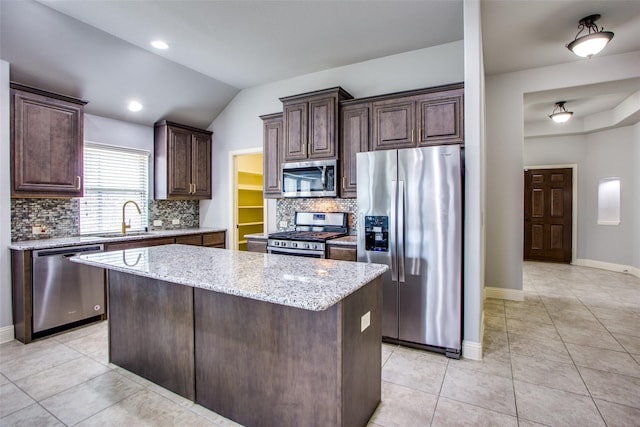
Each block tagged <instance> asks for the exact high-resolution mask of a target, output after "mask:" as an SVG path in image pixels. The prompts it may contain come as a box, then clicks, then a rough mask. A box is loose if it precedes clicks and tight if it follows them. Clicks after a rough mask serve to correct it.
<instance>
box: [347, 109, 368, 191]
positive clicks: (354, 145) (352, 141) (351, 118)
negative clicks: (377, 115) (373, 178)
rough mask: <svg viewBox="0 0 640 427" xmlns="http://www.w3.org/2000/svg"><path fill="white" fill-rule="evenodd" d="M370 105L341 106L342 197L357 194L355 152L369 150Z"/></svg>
mask: <svg viewBox="0 0 640 427" xmlns="http://www.w3.org/2000/svg"><path fill="white" fill-rule="evenodd" d="M369 109H370V105H369V104H365V105H349V106H347V107H344V108H342V111H341V126H342V133H341V138H342V156H341V162H342V167H341V170H342V190H341V192H340V195H341V196H342V197H356V196H357V179H358V172H357V169H356V154H358V153H361V152H366V151H369Z"/></svg>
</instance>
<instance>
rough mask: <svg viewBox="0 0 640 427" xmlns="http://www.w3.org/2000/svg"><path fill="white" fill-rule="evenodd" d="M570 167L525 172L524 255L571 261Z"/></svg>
mask: <svg viewBox="0 0 640 427" xmlns="http://www.w3.org/2000/svg"><path fill="white" fill-rule="evenodd" d="M572 191H573V174H572V170H571V169H529V170H525V172H524V259H525V260H530V261H553V262H564V263H569V262H571V218H572V196H573V194H572Z"/></svg>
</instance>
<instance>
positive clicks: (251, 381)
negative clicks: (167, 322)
mask: <svg viewBox="0 0 640 427" xmlns="http://www.w3.org/2000/svg"><path fill="white" fill-rule="evenodd" d="M194 310H195V326H196V329H195V342H196V345H195V349H196V353H195V359H196V402H197V403H198V404H200V405H202V406H204V407H206V408H209V409H211V410H212V411H215V412H217V413H219V414H220V415H223V416H225V417H227V418H230V419H232V420H234V421H236V422H238V423H240V424H242V425H246V426H272V425H279V426H302V425H304V426H312V425H313V426H345V427H347V426H348V427H351V426H366V425H367V423H368V421H369V418H370V417H371V415H372V414H373V412H374V411H375V409H376V407H377V405H378V403H379V402H380V393H381V390H380V387H381V374H380V366H381V355H380V346H381V340H380V337H381V334H382V329H381V322H382V312H381V310H382V281H381V278H377V279H375V280H373V281H372V282H370V283H369V284H367V285H365V286H364V287H362V288H360V289H359V290H358V291H356V292H355V293H353V294H351V295H350V296H348V297H347V298H345V299H344V300H342V301H341V302H339V303H337V304H335V305H333V306H331V307H330V308H328V309H327V310H325V311H308V310H302V309H298V308H293V307H287V306H283V305H279V304H272V303H267V302H262V301H257V300H252V299H247V298H241V297H237V296H233V295H228V294H222V293H216V292H210V291H206V290H202V289H197V288H196V289H194ZM367 313H368V314H367ZM363 316H364V319H363ZM367 319H368V320H367ZM367 323H368V326H367Z"/></svg>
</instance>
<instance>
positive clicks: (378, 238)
mask: <svg viewBox="0 0 640 427" xmlns="http://www.w3.org/2000/svg"><path fill="white" fill-rule="evenodd" d="M364 235H365V249H366V250H368V251H374V252H388V251H389V217H388V216H365V217H364Z"/></svg>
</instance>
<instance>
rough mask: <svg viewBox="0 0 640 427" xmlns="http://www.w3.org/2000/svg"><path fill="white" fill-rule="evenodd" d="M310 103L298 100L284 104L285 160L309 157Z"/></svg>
mask: <svg viewBox="0 0 640 427" xmlns="http://www.w3.org/2000/svg"><path fill="white" fill-rule="evenodd" d="M308 111H309V104H308V103H307V102H306V101H305V102H297V103H291V104H285V105H284V106H283V114H284V116H285V117H284V123H285V124H286V127H285V129H284V155H283V157H284V161H285V162H290V161H297V160H306V159H307V156H308V154H307V146H308V142H309V141H308V121H309V115H308Z"/></svg>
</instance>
